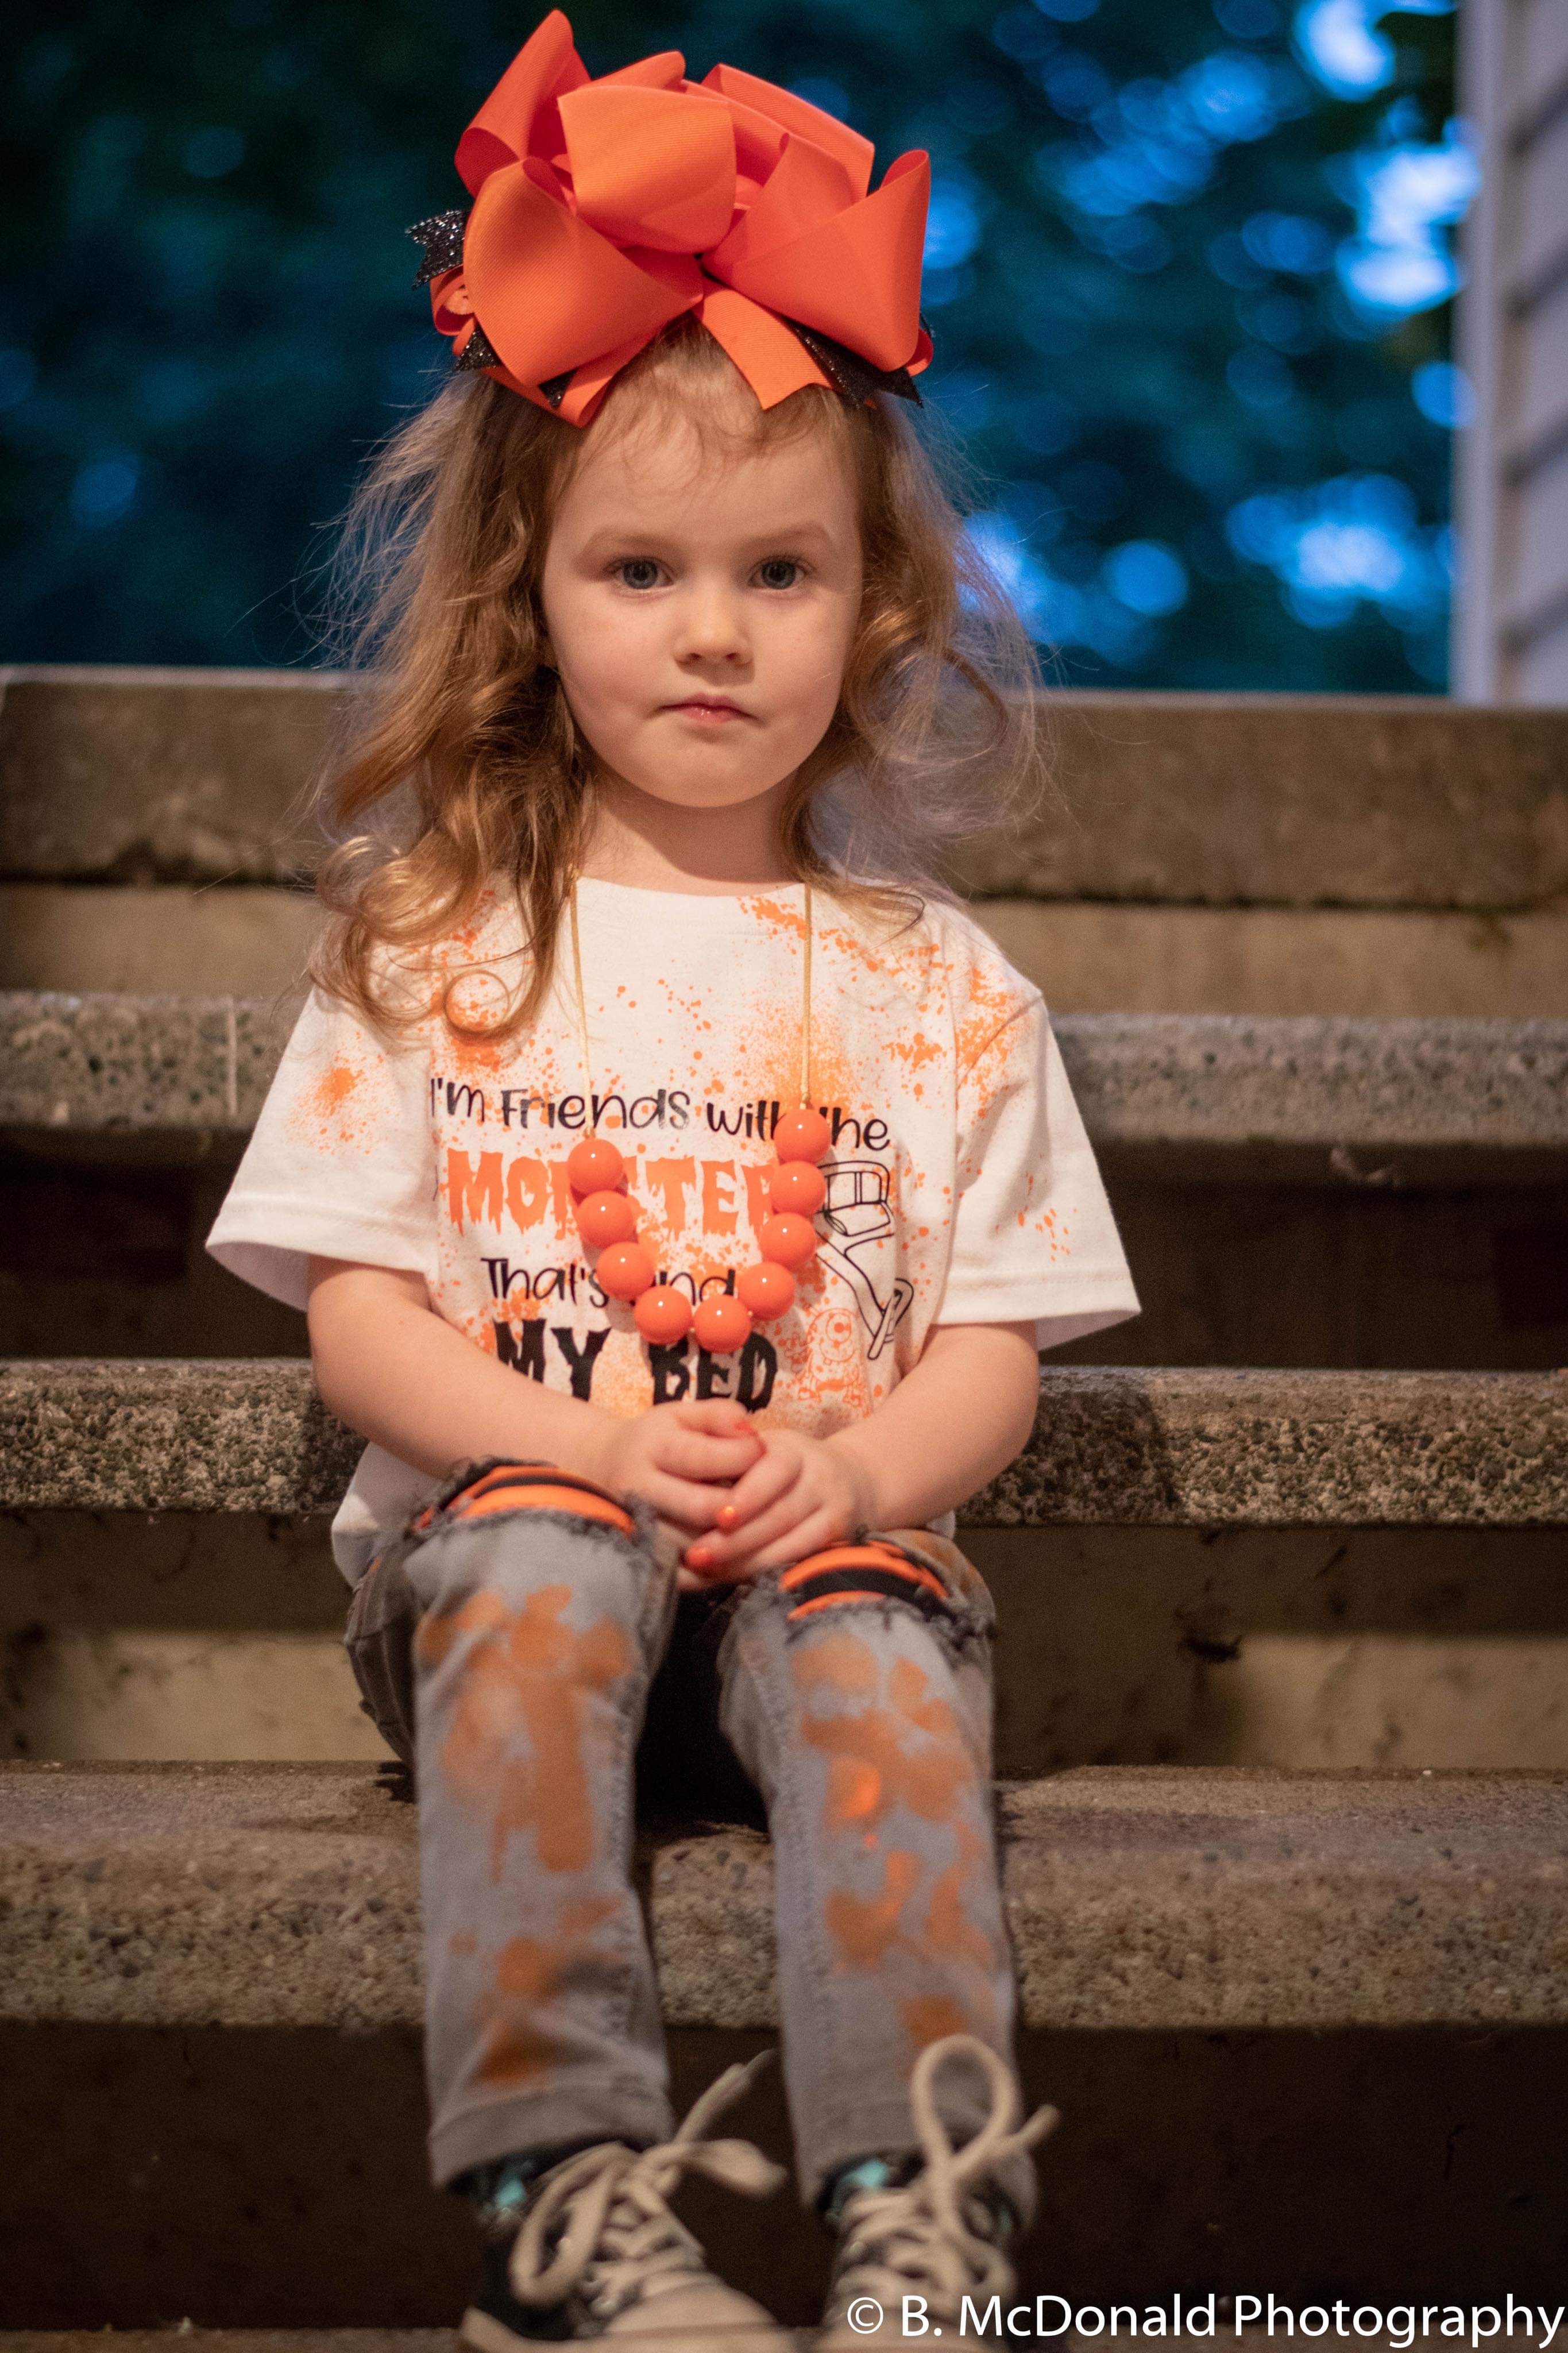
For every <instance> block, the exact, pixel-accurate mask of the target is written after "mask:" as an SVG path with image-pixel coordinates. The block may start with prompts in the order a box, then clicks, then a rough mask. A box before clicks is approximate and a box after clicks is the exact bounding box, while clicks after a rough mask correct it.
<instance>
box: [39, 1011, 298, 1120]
mask: <svg viewBox="0 0 1568 2353" xmlns="http://www.w3.org/2000/svg"><path fill="white" fill-rule="evenodd" d="M300 1002H301V999H300V997H299V995H298V993H296V994H295V995H294V996H293V997H282V998H272V997H188V996H167V997H158V996H152V997H135V996H130V995H125V996H117V995H114V994H112V993H110V994H105V995H101V996H98V995H95V996H68V995H65V994H55V993H52V992H50V991H47V990H39V991H32V990H17V991H14V992H7V993H6V994H5V996H4V997H0V1059H3V1064H4V1070H5V1078H4V1081H0V1124H7V1125H12V1126H17V1127H30V1128H48V1129H52V1130H57V1131H58V1130H63V1129H67V1128H108V1129H122V1130H123V1129H140V1128H158V1129H164V1128H184V1129H190V1128H200V1129H205V1130H207V1131H209V1132H213V1133H216V1134H235V1133H248V1131H249V1129H250V1128H251V1127H252V1126H253V1125H254V1124H255V1120H256V1115H257V1113H258V1111H259V1110H260V1109H261V1105H262V1103H263V1101H264V1100H265V1098H266V1094H267V1090H268V1086H269V1085H270V1083H271V1080H272V1074H273V1072H274V1071H276V1069H277V1067H278V1062H279V1057H280V1055H281V1054H282V1051H283V1049H284V1046H285V1045H286V1044H287V1042H288V1038H289V1030H290V1029H291V1028H292V1026H293V1021H294V1018H295V1016H296V1014H297V1013H298V1011H299V1007H300Z"/></svg>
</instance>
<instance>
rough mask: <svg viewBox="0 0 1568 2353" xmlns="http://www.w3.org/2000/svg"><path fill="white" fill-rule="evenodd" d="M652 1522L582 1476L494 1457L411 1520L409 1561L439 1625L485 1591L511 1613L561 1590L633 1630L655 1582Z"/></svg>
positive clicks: (443, 1487)
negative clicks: (525, 1600) (544, 1592)
mask: <svg viewBox="0 0 1568 2353" xmlns="http://www.w3.org/2000/svg"><path fill="white" fill-rule="evenodd" d="M649 1519H650V1514H649V1513H648V1510H647V1505H646V1504H642V1503H641V1502H640V1499H638V1498H637V1497H622V1496H617V1495H615V1494H612V1493H610V1491H609V1490H608V1489H607V1488H605V1487H603V1486H601V1485H600V1484H599V1483H598V1482H597V1481H595V1480H592V1479H587V1478H584V1477H583V1476H582V1474H581V1473H580V1472H572V1471H563V1470H562V1469H561V1468H560V1467H559V1466H558V1465H557V1464H555V1463H552V1462H542V1461H514V1460H510V1459H507V1458H503V1457H500V1456H493V1455H492V1456H487V1457H485V1458H484V1459H483V1460H482V1461H474V1462H468V1463H465V1464H463V1465H462V1467H461V1468H460V1469H459V1470H458V1471H457V1472H453V1473H452V1474H450V1475H449V1476H448V1477H447V1479H445V1480H443V1481H442V1482H441V1484H440V1486H439V1487H438V1488H437V1491H436V1493H434V1494H433V1495H432V1496H430V1497H429V1498H428V1499H427V1501H426V1503H425V1504H423V1505H422V1506H421V1507H420V1509H418V1510H417V1511H416V1512H415V1513H414V1514H413V1515H412V1516H411V1518H410V1519H409V1521H408V1523H407V1525H406V1527H405V1531H404V1540H403V1541H404V1558H405V1567H406V1569H407V1574H408V1577H409V1581H410V1583H411V1584H412V1585H413V1586H414V1587H415V1588H416V1592H417V1593H418V1595H419V1597H420V1599H421V1601H422V1603H423V1604H424V1606H425V1607H426V1609H430V1610H434V1611H436V1612H437V1613H439V1614H440V1615H442V1616H446V1615H448V1614H449V1613H450V1612H452V1611H453V1610H454V1609H458V1608H460V1607H461V1606H462V1605H463V1604H464V1603H465V1602H466V1601H468V1600H470V1599H473V1598H474V1597H475V1596H478V1595H480V1594H484V1593H487V1592H488V1593H489V1594H492V1595H494V1596H496V1597H497V1598H498V1599H499V1600H500V1601H501V1602H503V1603H504V1604H506V1605H507V1606H509V1607H512V1606H515V1605H516V1604H517V1603H518V1601H519V1600H520V1599H521V1597H522V1596H523V1595H524V1594H526V1593H530V1592H534V1591H538V1590H540V1589H542V1588H563V1598H564V1593H565V1591H567V1590H569V1591H570V1593H571V1594H572V1595H573V1596H574V1597H575V1598H576V1599H578V1600H579V1601H586V1602H589V1603H590V1604H591V1606H592V1608H593V1609H594V1611H595V1614H596V1615H598V1616H601V1617H605V1616H607V1617H611V1618H614V1619H616V1620H620V1621H622V1622H624V1623H625V1624H626V1626H627V1627H628V1628H631V1627H634V1626H636V1625H637V1623H638V1622H639V1621H640V1620H642V1619H644V1618H645V1617H646V1616H647V1613H648V1605H649V1586H650V1582H652V1581H657V1579H658V1568H657V1565H656V1564H655V1563H654V1562H653V1561H652V1559H651V1557H650V1555H649V1552H648V1549H647V1537H648V1533H649V1528H648V1522H649Z"/></svg>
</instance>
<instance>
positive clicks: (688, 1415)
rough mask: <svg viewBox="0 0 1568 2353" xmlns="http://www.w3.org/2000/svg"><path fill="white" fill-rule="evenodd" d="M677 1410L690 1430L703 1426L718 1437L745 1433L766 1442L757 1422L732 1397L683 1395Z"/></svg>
mask: <svg viewBox="0 0 1568 2353" xmlns="http://www.w3.org/2000/svg"><path fill="white" fill-rule="evenodd" d="M675 1410H676V1419H677V1420H679V1421H681V1422H683V1423H684V1424H685V1426H686V1428H687V1429H688V1430H704V1431H707V1432H708V1433H709V1434H710V1436H712V1437H715V1438H733V1437H736V1436H738V1435H741V1434H742V1433H743V1434H745V1435H746V1436H749V1437H751V1438H752V1439H754V1440H755V1441H756V1443H757V1444H758V1445H759V1446H760V1445H761V1444H762V1442H763V1434H762V1432H761V1430H759V1429H758V1428H757V1426H756V1423H755V1422H754V1421H753V1420H752V1417H751V1415H750V1414H749V1413H748V1412H747V1411H746V1409H745V1407H744V1406H743V1405H737V1404H736V1402H735V1400H734V1398H681V1400H680V1402H679V1405H678V1406H677V1407H676V1409H675Z"/></svg>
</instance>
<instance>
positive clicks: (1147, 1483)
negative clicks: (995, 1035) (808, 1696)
mask: <svg viewBox="0 0 1568 2353" xmlns="http://www.w3.org/2000/svg"><path fill="white" fill-rule="evenodd" d="M1040 1398H1041V1405H1040V1412H1039V1415H1038V1418H1037V1421H1036V1425H1035V1430H1034V1433H1033V1436H1032V1438H1031V1440H1030V1442H1029V1445H1028V1446H1027V1447H1026V1449H1025V1451H1023V1452H1022V1453H1021V1454H1020V1455H1019V1456H1018V1458H1017V1460H1016V1461H1015V1462H1014V1463H1013V1464H1011V1465H1010V1466H1009V1468H1008V1469H1007V1470H1006V1471H1005V1472H1003V1473H1002V1475H1001V1477H1000V1478H998V1479H996V1480H994V1482H992V1484H991V1485H990V1486H989V1487H986V1488H984V1489H982V1491H981V1492H980V1493H979V1494H978V1495H976V1496H975V1497H973V1499H972V1501H971V1502H970V1503H969V1504H967V1505H966V1506H965V1509H964V1512H963V1515H962V1519H963V1525H965V1526H973V1527H1064V1526H1080V1527H1081V1526H1104V1525H1112V1526H1114V1525H1123V1526H1138V1527H1204V1528H1262V1527H1276V1528H1283V1527H1498V1528H1502V1527H1512V1528H1523V1527H1550V1526H1558V1525H1568V1379H1564V1378H1563V1377H1562V1376H1561V1375H1559V1374H1555V1373H1341V1372H1306V1373H1300V1372H1268V1371H1261V1372H1252V1371H1241V1372H1231V1371H1202V1370H1200V1371H1186V1370H1177V1371H1163V1372H1145V1371H1142V1370H1138V1369H1127V1368H1120V1367H1082V1368H1078V1367H1075V1368H1073V1369H1071V1370H1058V1369H1055V1368H1052V1367H1048V1366H1047V1367H1045V1368H1043V1369H1042V1372H1041V1375H1040ZM361 1443H362V1441H361V1440H359V1439H358V1438H357V1437H355V1436H354V1434H353V1432H352V1431H350V1430H345V1429H344V1428H343V1427H342V1424H341V1423H338V1422H335V1421H334V1420H333V1419H331V1416H330V1415H329V1414H328V1413H327V1411H326V1409H325V1408H324V1407H323V1406H322V1405H321V1400H320V1398H318V1397H317V1395H316V1393H315V1390H314V1388H313V1386H312V1384H311V1378H310V1366H309V1364H308V1363H305V1362H300V1361H295V1360H293V1359H289V1358H281V1357H271V1358H266V1357H262V1358H234V1357H229V1358H218V1359H213V1360H207V1359H195V1360H189V1359H187V1360H184V1361H158V1360H155V1359H146V1358H143V1359H141V1360H138V1359H135V1358H125V1359H105V1360H101V1361H95V1360H93V1359H90V1358H79V1357H59V1356H57V1357H52V1358H37V1359H31V1360H28V1359H13V1360H11V1361H10V1362H9V1363H6V1364H4V1365H0V1509H4V1510H7V1511H29V1512H37V1511H64V1510H73V1509H75V1510H83V1511H100V1512H108V1511H137V1512H142V1511H147V1512H151V1511H185V1512H310V1511H325V1510H328V1509H331V1508H335V1506H336V1504H337V1502H338V1499H339V1498H340V1496H341V1495H342V1490H343V1487H344V1485H345V1484H346V1482H347V1480H348V1478H349V1476H350V1474H351V1472H352V1470H353V1464H354V1463H355V1461H357V1459H358V1455H359V1451H360V1447H361Z"/></svg>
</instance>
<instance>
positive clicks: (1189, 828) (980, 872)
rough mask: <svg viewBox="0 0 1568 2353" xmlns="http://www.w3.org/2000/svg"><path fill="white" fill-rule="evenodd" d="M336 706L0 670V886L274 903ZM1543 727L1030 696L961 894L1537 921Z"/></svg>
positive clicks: (298, 850) (1556, 739)
mask: <svg viewBox="0 0 1568 2353" xmlns="http://www.w3.org/2000/svg"><path fill="white" fill-rule="evenodd" d="M340 696H341V688H340V685H339V683H338V681H334V680H332V679H331V678H328V677H324V676H312V675H310V673H307V672H278V671H233V670H229V671H223V670H79V669H72V668H68V667H62V668H44V669H32V670H12V671H10V672H9V673H7V674H6V675H5V685H4V698H3V701H0V807H4V810H5V816H4V818H3V820H0V873H3V874H5V876H7V877H11V878H17V877H35V878H40V879H42V878H48V877H56V878H59V879H62V880H63V879H67V878H71V879H76V880H80V881H132V882H148V881H188V882H197V881H224V882H229V881H236V880H243V881H284V880H288V879H290V878H292V877H294V876H296V875H298V874H300V873H301V872H303V871H306V870H307V869H308V867H309V866H310V863H311V862H312V860H313V858H314V856H315V855H316V854H317V852H316V850H315V849H314V848H313V846H312V842H311V840H310V839H309V838H308V837H309V828H308V826H307V825H306V824H305V823H304V821H303V820H302V818H300V815H299V813H298V807H297V803H296V797H297V796H298V794H299V793H300V788H301V787H302V786H305V785H307V784H308V782H309V780H310V776H311V775H312V774H313V773H314V772H315V770H316V769H317V767H318V765H319V763H320V761H321V755H322V753H323V751H324V749H325V747H326V744H327V739H328V733H329V730H330V728H331V724H332V722H333V720H334V718H335V716H336V713H337V707H338V704H339V701H340ZM1565 741H1568V714H1564V713H1563V712H1560V711H1552V710H1523V709H1498V710H1488V709H1484V708H1481V707H1479V706H1473V705H1472V706H1467V705H1463V704H1456V703H1452V702H1447V701H1445V700H1442V699H1440V698H1438V697H1436V696H1432V697H1423V696H1415V695H1398V696H1390V697H1381V698H1380V697H1372V696H1360V695H1271V694H1242V695H1210V694H1128V693H1114V692H1112V693H1099V694H1096V693H1089V694H1084V693H1075V694H1071V695H1053V696H1052V697H1051V698H1050V699H1049V702H1048V704H1047V712H1046V716H1045V722H1044V725H1043V728H1042V733H1041V745H1040V749H1041V754H1042V769H1043V771H1044V772H1045V773H1047V775H1048V777H1049V786H1048V789H1047V797H1046V800H1045V804H1044V806H1043V807H1042V809H1041V811H1040V814H1039V815H1038V816H1037V818H1035V819H1034V820H1033V821H1032V822H1031V823H1030V824H1028V825H1027V826H1026V827H1025V828H1022V829H1021V830H1018V831H1016V832H1013V833H1010V834H1009V835H1008V836H1007V837H1006V838H1005V839H999V840H996V841H994V842H992V843H988V844H981V845H977V846H976V847H975V848H974V849H972V850H971V851H970V852H969V853H967V854H966V855H965V857H964V858H963V861H962V879H963V880H964V881H965V882H966V883H967V884H968V885H969V886H970V887H972V888H974V889H977V890H979V891H982V892H988V893H991V894H995V895H1003V896H1009V895H1010V896H1023V897H1033V898H1040V897H1044V898H1062V899H1079V898H1088V899H1148V900H1167V901H1171V900H1175V901H1183V900H1191V901H1194V902H1206V903H1208V904H1214V905H1219V904H1227V903H1234V904H1245V903H1248V902H1250V903H1254V904H1268V903H1277V904H1279V905H1285V906H1290V905H1309V906H1310V905H1319V904H1340V905H1344V906H1423V907H1475V908H1489V909H1499V910H1500V909H1505V908H1523V907H1534V906H1545V905H1550V904H1552V903H1553V902H1556V901H1558V900H1560V899H1561V898H1562V897H1563V894H1564V892H1568V768H1565V764H1564V758H1563V751H1564V744H1565Z"/></svg>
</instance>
